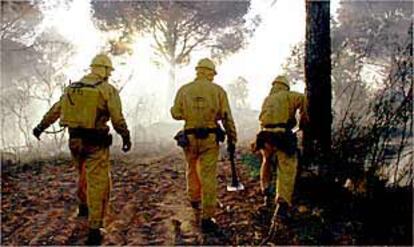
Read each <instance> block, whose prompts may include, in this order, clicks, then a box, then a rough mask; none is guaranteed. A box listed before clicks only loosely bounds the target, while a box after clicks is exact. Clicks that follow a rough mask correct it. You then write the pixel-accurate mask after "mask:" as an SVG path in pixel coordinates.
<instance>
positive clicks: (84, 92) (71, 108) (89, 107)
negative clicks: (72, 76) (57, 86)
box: [60, 81, 102, 129]
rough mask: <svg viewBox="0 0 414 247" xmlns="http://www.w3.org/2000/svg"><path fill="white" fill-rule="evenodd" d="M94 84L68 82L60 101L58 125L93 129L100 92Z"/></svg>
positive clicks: (99, 82) (96, 84)
mask: <svg viewBox="0 0 414 247" xmlns="http://www.w3.org/2000/svg"><path fill="white" fill-rule="evenodd" d="M101 83H102V81H98V82H97V83H95V84H92V85H91V84H86V83H83V82H74V83H70V84H69V86H67V87H66V88H65V90H64V93H63V97H62V101H61V113H60V125H61V126H64V127H69V128H83V129H94V128H95V127H96V126H95V122H96V112H97V109H98V104H99V99H100V97H101V96H100V92H99V90H98V88H97V86H98V85H99V84H101Z"/></svg>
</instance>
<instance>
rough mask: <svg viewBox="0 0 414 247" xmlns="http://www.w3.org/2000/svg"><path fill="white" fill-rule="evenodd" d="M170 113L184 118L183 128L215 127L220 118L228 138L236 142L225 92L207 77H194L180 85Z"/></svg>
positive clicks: (181, 118)
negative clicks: (191, 80) (192, 79)
mask: <svg viewBox="0 0 414 247" xmlns="http://www.w3.org/2000/svg"><path fill="white" fill-rule="evenodd" d="M171 115H172V117H173V118H174V119H176V120H185V125H184V129H190V128H216V127H217V126H218V121H219V120H221V121H222V123H223V126H224V128H225V129H226V132H227V135H228V138H229V139H230V140H231V141H233V142H237V134H236V127H235V124H234V120H233V116H232V115H231V110H230V106H229V101H228V98H227V93H226V91H224V89H223V88H222V87H220V86H219V85H217V84H215V83H213V82H211V81H209V80H207V79H201V78H196V79H195V80H194V81H193V82H190V83H188V84H185V85H184V86H182V87H181V88H180V89H179V90H178V92H177V96H176V98H175V101H174V106H173V107H172V108H171Z"/></svg>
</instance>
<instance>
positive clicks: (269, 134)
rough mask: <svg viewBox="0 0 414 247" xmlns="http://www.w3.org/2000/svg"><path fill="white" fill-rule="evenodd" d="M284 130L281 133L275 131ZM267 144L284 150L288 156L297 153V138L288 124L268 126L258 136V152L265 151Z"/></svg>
mask: <svg viewBox="0 0 414 247" xmlns="http://www.w3.org/2000/svg"><path fill="white" fill-rule="evenodd" d="M277 129H282V130H281V131H273V130H277ZM265 143H267V144H269V145H271V146H273V147H276V148H277V149H280V150H282V151H283V152H285V153H286V154H288V155H293V154H295V153H296V151H297V143H298V140H297V137H296V135H295V134H294V133H293V132H292V130H291V129H290V128H289V127H288V125H287V124H286V123H278V124H267V125H265V126H264V128H263V129H262V130H261V131H260V132H259V133H258V134H257V136H256V150H260V149H263V148H264V147H265Z"/></svg>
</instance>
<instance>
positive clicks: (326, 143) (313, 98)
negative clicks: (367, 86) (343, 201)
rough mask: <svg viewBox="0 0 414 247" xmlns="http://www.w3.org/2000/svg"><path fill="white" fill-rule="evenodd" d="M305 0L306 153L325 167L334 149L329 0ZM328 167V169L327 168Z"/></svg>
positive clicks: (313, 161) (312, 161)
mask: <svg viewBox="0 0 414 247" xmlns="http://www.w3.org/2000/svg"><path fill="white" fill-rule="evenodd" d="M305 1H306V41H305V81H306V87H307V99H308V103H309V105H308V116H309V125H308V128H307V129H306V130H305V133H304V136H305V143H304V144H305V150H304V151H305V157H306V158H307V159H308V160H310V162H311V163H315V162H317V163H316V165H318V166H320V168H321V169H322V170H325V169H326V168H327V165H328V164H327V163H328V159H327V158H328V157H329V154H330V150H331V125H332V112H331V101H332V92H331V39H330V10H329V8H330V2H329V0H325V1H313V0H305ZM325 171H326V170H325Z"/></svg>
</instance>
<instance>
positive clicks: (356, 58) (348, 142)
mask: <svg viewBox="0 0 414 247" xmlns="http://www.w3.org/2000/svg"><path fill="white" fill-rule="evenodd" d="M408 5H410V4H409V3H407V2H405V1H393V2H361V1H343V2H342V4H341V8H340V10H339V16H338V22H336V21H334V20H333V21H332V22H331V25H332V43H331V45H332V90H333V96H334V102H333V109H332V110H333V113H334V130H333V155H332V165H333V166H335V168H334V170H335V171H336V173H335V175H336V176H337V177H338V178H340V181H341V182H345V180H346V179H347V178H352V179H353V180H354V181H355V180H361V179H363V178H364V177H365V172H366V170H368V169H369V174H371V175H373V174H376V173H377V172H381V171H382V172H384V171H387V173H389V174H388V175H387V178H388V179H390V178H391V179H392V181H393V182H394V183H397V181H398V180H401V179H402V178H403V177H404V176H405V178H404V181H405V182H406V181H410V178H412V172H411V175H409V173H410V170H411V171H412V170H413V169H412V167H410V165H409V164H407V160H409V157H410V156H411V157H412V153H410V151H407V150H410V147H411V148H412V146H410V142H412V139H411V138H412V83H413V82H412V76H413V70H412V29H410V27H411V25H412V21H411V19H410V17H411V16H412V14H413V13H412V9H411V8H410V7H408ZM284 67H285V69H286V70H287V72H288V74H289V75H290V76H292V77H293V78H299V79H302V78H303V72H302V70H303V44H298V45H297V46H296V47H295V48H294V49H293V51H292V56H291V57H290V58H289V60H288V62H287V63H286V64H285V66H284ZM410 140H411V141H410ZM389 165H392V166H391V167H388V168H385V169H384V167H386V166H389ZM391 170H392V171H393V173H394V174H391V173H390V171H391ZM396 174H399V175H397V176H395V175H396ZM404 174H405V175H404ZM396 177H398V179H397V178H396ZM400 182H401V181H400Z"/></svg>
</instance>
